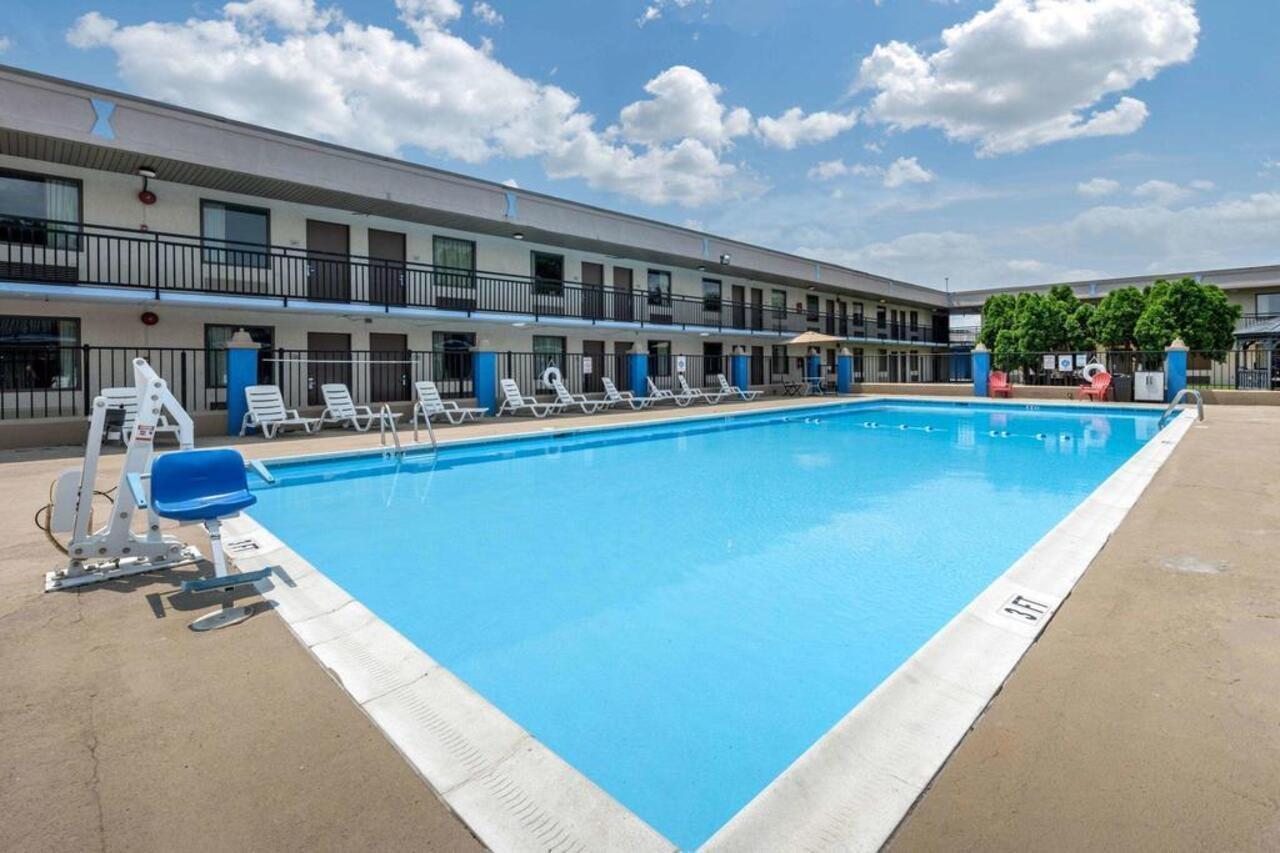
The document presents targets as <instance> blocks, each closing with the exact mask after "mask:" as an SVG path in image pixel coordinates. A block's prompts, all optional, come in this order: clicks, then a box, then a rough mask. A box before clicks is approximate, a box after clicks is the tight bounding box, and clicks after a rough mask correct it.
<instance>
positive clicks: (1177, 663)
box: [0, 399, 1280, 851]
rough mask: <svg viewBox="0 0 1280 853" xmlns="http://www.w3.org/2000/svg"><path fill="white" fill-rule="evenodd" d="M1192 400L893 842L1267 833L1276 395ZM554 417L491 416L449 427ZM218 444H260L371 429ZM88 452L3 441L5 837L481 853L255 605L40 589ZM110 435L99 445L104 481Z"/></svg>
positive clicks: (1276, 636)
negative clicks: (1214, 403)
mask: <svg viewBox="0 0 1280 853" xmlns="http://www.w3.org/2000/svg"><path fill="white" fill-rule="evenodd" d="M812 402H814V401H813V400H806V401H802V403H804V404H810V403H812ZM819 402H820V401H819ZM795 404H796V403H795V401H784V400H778V399H770V400H768V401H765V402H763V403H758V404H753V405H754V406H755V407H763V406H785V405H795ZM743 405H745V404H743ZM714 411H716V409H711V408H708V407H705V406H704V407H699V408H690V409H687V410H680V411H678V412H676V413H675V414H677V415H680V414H683V415H692V414H704V413H707V412H714ZM671 415H672V412H670V411H669V410H667V411H659V412H656V413H650V412H645V413H640V414H638V415H630V414H627V415H622V414H620V415H617V416H616V419H615V418H612V417H611V418H609V421H610V422H613V421H615V420H616V421H622V420H627V419H632V418H634V419H637V420H638V419H649V418H653V417H670V416H671ZM1209 418H1210V419H1209V421H1208V423H1207V424H1206V425H1205V426H1204V428H1195V429H1193V430H1192V431H1191V432H1190V433H1189V434H1188V436H1187V437H1186V438H1185V439H1184V440H1183V442H1182V444H1181V445H1180V446H1179V448H1178V450H1177V451H1176V453H1175V454H1174V456H1173V458H1172V459H1171V460H1170V462H1169V463H1168V464H1166V466H1165V467H1164V469H1163V470H1162V471H1161V472H1160V473H1159V474H1158V476H1157V477H1156V479H1155V481H1154V482H1153V483H1152V484H1151V486H1150V487H1149V488H1148V490H1147V492H1146V494H1145V495H1144V497H1143V498H1142V500H1141V501H1140V502H1139V504H1138V506H1137V507H1136V508H1135V509H1134V510H1133V511H1132V512H1131V514H1130V515H1129V517H1128V518H1127V519H1126V520H1125V522H1124V524H1123V525H1122V526H1121V528H1120V529H1119V531H1118V532H1117V533H1116V535H1115V536H1114V537H1113V539H1112V541H1111V542H1110V543H1109V544H1108V545H1107V547H1106V548H1105V549H1104V550H1103V551H1102V553H1101V554H1100V555H1099V557H1098V558H1097V560H1096V561H1095V562H1094V565H1093V566H1092V568H1091V569H1090V571H1089V573H1088V574H1086V576H1085V577H1084V579H1083V580H1082V582H1081V583H1080V585H1079V586H1078V587H1077V589H1076V591H1075V593H1074V594H1073V595H1072V596H1071V598H1070V599H1069V600H1068V601H1067V602H1066V604H1065V605H1064V606H1063V608H1062V609H1061V611H1060V612H1059V614H1058V616H1057V617H1056V618H1055V619H1054V621H1053V623H1052V624H1051V625H1050V626H1049V627H1048V629H1047V631H1046V633H1045V635H1044V637H1043V638H1042V639H1041V641H1040V642H1039V643H1038V644H1037V645H1036V646H1035V647H1033V648H1032V650H1031V652H1030V653H1029V654H1028V656H1027V657H1026V658H1025V659H1024V661H1023V662H1022V664H1021V665H1020V666H1019V668H1018V669H1017V670H1016V671H1015V672H1014V674H1013V676H1012V677H1011V679H1010V681H1009V683H1008V684H1007V685H1006V688H1005V689H1004V691H1003V692H1002V693H1001V694H999V696H997V698H996V699H995V701H994V702H993V704H992V706H991V708H990V709H989V710H988V712H987V714H986V715H985V716H984V717H983V718H982V719H981V720H979V722H978V723H977V725H976V727H975V730H974V731H973V732H972V733H971V734H970V736H969V737H968V738H967V739H966V740H965V741H964V742H963V743H962V744H961V746H960V747H959V749H958V750H957V752H956V754H955V755H954V756H953V757H952V759H951V760H950V762H949V763H948V764H947V766H946V767H944V769H943V771H942V773H941V774H940V776H939V777H938V779H937V780H935V783H934V785H933V787H932V788H931V789H930V791H929V792H928V793H927V794H926V795H925V797H924V798H923V799H922V801H921V802H920V803H919V804H917V807H916V809H915V811H914V813H913V814H912V815H911V816H909V817H908V819H907V821H906V822H905V823H904V825H903V827H902V828H901V829H900V830H899V832H898V834H897V836H896V837H895V838H894V840H893V842H892V846H893V847H894V848H895V849H897V850H933V849H992V850H1025V849H1028V848H1030V847H1031V846H1033V845H1034V846H1037V847H1042V846H1044V844H1045V842H1046V840H1047V841H1049V842H1050V845H1051V846H1052V847H1054V848H1060V849H1086V848H1113V849H1167V850H1178V849H1185V850H1192V849H1226V848H1235V849H1265V848H1275V847H1276V846H1277V845H1280V821H1278V820H1277V802H1276V794H1275V792H1276V791H1278V790H1280V762H1277V761H1276V760H1275V756H1276V755H1278V754H1280V683H1278V682H1277V680H1276V679H1275V678H1274V674H1275V672H1276V671H1277V669H1280V651H1278V650H1280V609H1277V604H1276V602H1277V601H1280V576H1278V575H1277V574H1276V573H1275V572H1274V571H1273V570H1272V567H1273V565H1274V554H1273V551H1274V543H1275V536H1274V531H1275V530H1276V529H1277V528H1278V527H1280V489H1278V488H1277V487H1276V486H1275V483H1280V411H1276V410H1273V409H1263V408H1248V407H1232V406H1221V407H1215V408H1214V409H1213V410H1212V411H1211V412H1210V414H1209ZM600 422H601V420H600V419H599V418H568V417H564V418H560V419H557V420H555V421H552V423H555V424H556V425H558V426H570V425H576V424H590V423H597V424H598V423H600ZM547 425H548V422H547V421H530V420H528V419H521V420H512V421H507V420H506V419H503V420H501V421H497V422H490V423H486V424H483V425H479V426H474V427H466V428H456V429H450V430H447V431H446V430H442V434H443V435H447V436H449V437H452V436H461V435H466V434H471V435H474V434H479V433H481V432H485V433H508V432H517V431H530V430H534V431H536V430H540V429H542V428H543V427H545V426H547ZM207 443H208V442H206V444H207ZM228 443H233V444H236V445H238V446H240V447H241V448H242V449H243V450H244V451H245V453H246V455H249V456H253V457H259V458H265V457H268V456H272V455H284V454H293V453H306V452H315V451H322V450H323V451H332V450H340V449H352V448H357V447H369V446H372V445H376V443H377V437H376V435H370V434H365V435H360V436H356V435H352V434H344V433H338V432H336V431H334V432H330V433H326V434H325V435H323V436H320V437H312V438H289V439H284V440H278V441H276V442H265V441H262V440H261V439H256V438H254V439H248V440H234V441H233V440H228ZM78 456H79V450H78V449H77V448H51V449H45V450H35V451H11V452H4V453H0V472H2V474H3V478H4V482H5V484H6V489H5V492H4V495H3V496H2V497H0V509H3V510H4V515H3V520H0V542H3V543H4V545H3V547H2V548H0V723H3V727H4V737H3V738H0V814H3V815H4V816H5V818H4V820H0V849H5V850H9V849H23V850H26V849H85V848H102V849H108V848H111V849H114V848H124V849H137V850H169V849H173V848H174V847H175V846H178V845H181V846H183V847H185V848H187V849H190V850H205V849H249V848H252V849H309V850H310V849H315V850H325V849H336V848H344V849H351V848H354V847H358V848H361V849H417V850H449V851H453V850H470V849H479V845H478V843H477V842H476V841H475V839H474V838H472V837H471V835H470V834H469V833H468V832H467V830H466V828H465V827H463V826H462V825H461V824H460V823H459V822H458V821H457V820H456V819H455V818H454V817H453V816H452V815H451V814H450V813H449V812H448V811H447V810H446V809H445V807H444V806H442V805H441V803H440V801H439V800H438V799H437V798H436V797H435V795H434V793H433V792H432V791H431V790H430V789H429V788H428V787H427V786H426V785H425V784H423V783H422V781H421V780H420V779H419V778H417V777H416V776H415V775H414V774H413V772H412V771H411V770H410V769H409V767H408V765H407V764H406V763H405V762H404V761H403V760H402V759H401V757H400V756H399V755H398V754H397V753H396V752H395V751H394V750H393V749H392V748H391V747H390V745H389V744H388V743H387V742H386V741H385V740H383V738H382V737H381V735H380V734H379V733H378V732H377V730H375V729H374V728H373V726H372V725H371V724H370V722H369V721H368V720H367V719H366V718H365V717H364V716H363V715H362V714H361V713H360V711H359V710H358V709H357V708H356V706H355V705H354V704H352V703H351V702H350V700H349V699H348V698H347V696H346V695H345V694H344V693H343V691H342V689H341V688H340V687H339V686H338V685H337V684H335V683H334V682H333V681H332V680H331V679H329V678H328V677H327V676H326V674H325V672H324V671H323V669H322V668H321V667H319V666H317V665H316V663H315V661H314V660H313V659H312V658H311V657H309V656H308V655H307V653H306V652H305V651H304V650H303V649H302V647H301V646H300V645H299V644H298V643H297V642H296V641H295V640H294V639H293V637H292V636H291V635H290V634H289V632H288V630H287V629H286V628H285V626H284V625H283V623H282V622H281V621H280V620H279V619H278V618H276V617H275V616H274V615H273V614H270V613H263V614H258V615H257V616H256V617H254V618H253V619H250V620H249V621H248V622H247V623H246V624H244V625H241V626H239V627H237V628H234V629H231V630H228V631H223V632H218V633H215V634H210V635H193V634H191V633H190V632H189V631H188V630H187V628H186V623H187V622H188V621H189V620H190V618H191V615H190V613H189V612H182V611H181V610H179V609H178V608H179V605H181V604H182V602H180V601H179V600H178V598H177V597H175V596H173V595H172V593H174V591H175V587H176V581H177V579H178V578H176V577H175V575H177V574H179V573H177V572H174V573H168V574H160V575H157V576H155V577H151V578H147V577H145V576H141V577H139V578H135V579H130V580H129V581H128V582H121V583H120V584H118V585H116V586H113V587H102V588H97V589H89V590H86V591H83V592H80V593H61V594H50V595H45V594H43V593H41V592H40V579H41V575H42V573H43V572H44V571H45V570H46V569H48V568H51V567H52V566H53V565H54V564H55V562H56V560H57V557H58V555H57V554H56V553H55V552H54V550H53V549H52V548H51V547H50V546H49V545H48V543H47V542H46V541H45V539H44V537H43V536H42V535H41V534H40V532H39V531H38V530H36V529H35V528H34V527H33V526H32V524H31V514H32V512H33V511H34V509H35V507H37V506H39V505H40V504H42V503H43V502H44V501H45V499H46V493H47V488H48V483H49V481H50V480H51V479H52V478H53V477H54V476H55V474H56V473H57V472H58V471H60V470H62V469H63V468H65V467H67V466H68V465H72V464H75V462H76V461H77V459H78ZM121 458H122V457H121V456H120V455H112V456H109V457H107V458H106V459H104V463H103V468H104V471H103V477H104V478H105V477H107V476H108V475H109V473H110V472H111V471H113V470H118V469H117V468H116V466H118V464H119V462H120V459H121ZM183 532H189V529H184V530H183ZM193 541H195V540H193ZM197 544H204V543H202V542H197ZM198 609H199V610H201V611H202V610H204V609H207V605H203V606H201V607H200V608H198ZM211 803H216V808H215V807H211V806H210V804H211Z"/></svg>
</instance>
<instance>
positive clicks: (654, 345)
mask: <svg viewBox="0 0 1280 853" xmlns="http://www.w3.org/2000/svg"><path fill="white" fill-rule="evenodd" d="M649 372H650V373H652V374H653V375H654V376H670V375H671V341H649Z"/></svg>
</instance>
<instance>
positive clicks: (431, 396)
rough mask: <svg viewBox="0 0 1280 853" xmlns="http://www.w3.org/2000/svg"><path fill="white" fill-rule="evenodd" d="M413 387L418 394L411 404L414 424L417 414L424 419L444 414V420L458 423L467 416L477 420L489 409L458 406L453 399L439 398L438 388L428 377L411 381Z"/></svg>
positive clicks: (416, 420)
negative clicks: (414, 401) (416, 399)
mask: <svg viewBox="0 0 1280 853" xmlns="http://www.w3.org/2000/svg"><path fill="white" fill-rule="evenodd" d="M413 389H414V392H415V393H416V394H417V395H418V401H417V402H416V403H414V404H413V422H414V423H415V424H416V423H417V422H418V415H419V414H421V415H422V417H423V418H424V419H425V420H431V419H432V418H433V417H435V416H436V415H444V417H445V420H447V421H448V422H449V423H451V424H460V423H462V422H463V421H465V420H466V419H467V418H470V419H471V420H479V419H480V417H481V416H483V415H484V414H486V413H487V412H488V411H489V410H488V409H475V408H467V407H464V406H459V405H458V404H457V403H456V402H454V401H453V400H445V399H443V398H441V396H440V389H439V388H437V387H436V383H434V382H432V381H431V380H430V379H422V380H419V381H418V382H415V383H413Z"/></svg>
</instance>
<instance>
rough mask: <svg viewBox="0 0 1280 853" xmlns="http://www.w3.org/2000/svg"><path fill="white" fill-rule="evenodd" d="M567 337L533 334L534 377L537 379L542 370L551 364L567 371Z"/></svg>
mask: <svg viewBox="0 0 1280 853" xmlns="http://www.w3.org/2000/svg"><path fill="white" fill-rule="evenodd" d="M564 351H565V339H564V338H562V337H559V336H558V335H534V336H533V378H534V379H537V378H538V377H539V376H541V375H542V371H544V370H546V369H547V368H548V367H550V366H551V365H553V364H554V365H555V366H556V367H558V368H560V372H561V373H564V372H565V365H566V362H565V357H564Z"/></svg>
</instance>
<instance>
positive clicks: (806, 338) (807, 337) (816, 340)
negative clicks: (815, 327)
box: [787, 332, 844, 347]
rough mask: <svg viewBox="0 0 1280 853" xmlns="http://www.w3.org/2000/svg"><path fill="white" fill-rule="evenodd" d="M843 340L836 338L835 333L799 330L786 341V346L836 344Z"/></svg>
mask: <svg viewBox="0 0 1280 853" xmlns="http://www.w3.org/2000/svg"><path fill="white" fill-rule="evenodd" d="M842 341H844V338H837V337H836V336H835V335H824V334H822V332H801V333H800V334H798V335H796V336H795V337H794V338H792V339H791V340H789V341H787V346H789V347H791V346H796V347H799V346H813V347H816V346H818V345H819V344H838V343H841V342H842Z"/></svg>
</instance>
